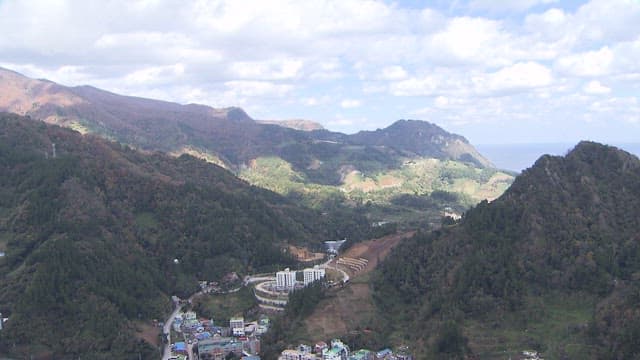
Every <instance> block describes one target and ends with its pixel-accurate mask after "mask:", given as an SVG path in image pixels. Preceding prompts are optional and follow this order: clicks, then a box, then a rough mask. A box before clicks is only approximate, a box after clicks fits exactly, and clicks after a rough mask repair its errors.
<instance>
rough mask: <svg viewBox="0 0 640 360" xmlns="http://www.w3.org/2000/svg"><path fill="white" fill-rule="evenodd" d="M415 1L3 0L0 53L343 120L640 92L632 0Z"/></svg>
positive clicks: (66, 75)
mask: <svg viewBox="0 0 640 360" xmlns="http://www.w3.org/2000/svg"><path fill="white" fill-rule="evenodd" d="M438 4H441V3H438ZM460 4H462V5H460ZM420 5H422V8H420V9H415V8H411V7H409V6H405V4H403V2H392V1H383V0H380V1H377V0H306V1H291V0H269V1H263V0H215V1H208V0H198V1H193V2H184V1H179V0H163V1H158V0H140V1H124V0H113V1H109V2H92V1H88V2H77V1H71V0H56V1H49V0H32V1H28V2H25V1H19V0H0V19H2V21H0V33H1V34H2V36H0V64H3V65H5V66H6V67H9V68H12V69H15V70H18V71H20V72H24V73H25V74H27V75H30V76H34V77H38V78H49V79H51V80H54V81H58V82H62V83H63V84H67V85H80V84H91V85H94V86H98V87H103V88H106V89H107V90H111V91H116V92H122V93H125V94H130V95H143V96H154V97H160V98H162V99H165V100H175V101H180V102H203V103H206V104H210V105H215V106H229V105H242V106H245V107H247V110H248V111H259V112H260V111H263V112H267V113H256V114H252V115H254V116H255V117H257V118H260V117H262V118H267V117H268V118H278V117H281V118H294V117H307V118H316V119H327V121H331V119H334V118H335V119H337V120H333V121H334V124H336V126H340V127H341V129H346V128H348V126H353V127H354V128H353V130H355V129H357V128H358V127H360V126H359V125H358V122H359V121H360V120H362V121H365V120H366V121H368V124H372V123H376V124H380V125H384V124H385V123H384V122H389V121H391V120H393V119H395V118H399V117H403V116H407V115H411V112H412V110H411V109H418V110H413V112H414V113H415V115H420V113H421V111H423V112H422V113H424V115H425V116H429V118H430V119H431V120H433V121H440V120H441V119H442V121H445V122H446V123H449V124H454V123H455V124H458V125H460V126H462V124H481V123H492V122H494V123H495V122H499V121H505V122H508V121H514V120H513V119H518V121H520V120H521V119H525V118H526V119H529V117H536V116H539V118H541V119H542V118H544V119H559V121H565V119H568V118H570V117H571V118H577V119H581V118H589V119H590V121H594V123H598V122H599V121H604V120H602V119H604V115H603V114H604V112H603V111H595V110H587V107H588V106H589V105H590V104H591V103H592V102H593V101H594V99H598V101H600V102H601V104H600V107H597V106H595V105H594V106H595V107H594V108H593V109H596V108H598V109H602V108H604V105H605V102H604V98H615V99H624V98H625V96H627V95H628V94H635V93H638V91H640V86H639V85H638V79H640V62H639V61H638V59H640V4H639V3H638V2H637V1H635V0H580V1H579V3H577V4H573V5H571V6H568V5H566V3H564V2H559V1H557V2H556V1H548V0H514V1H504V0H470V1H463V2H459V3H458V5H455V4H454V6H451V7H450V8H449V9H448V10H446V9H445V10H439V9H437V8H434V7H432V6H430V5H429V4H428V3H426V2H425V3H423V4H420ZM439 8H440V9H442V8H443V6H439ZM593 95H599V96H598V97H595V96H593ZM341 99H344V101H342V100H341ZM561 100H562V101H561ZM363 104H366V105H367V106H363ZM380 104H384V106H382V105H380ZM606 104H608V105H607V106H608V107H607V109H608V110H607V111H608V113H607V116H609V119H627V120H625V121H627V123H632V121H628V119H633V116H635V115H634V114H636V113H634V112H633V111H631V110H628V109H617V110H616V109H615V107H614V106H613V105H611V104H614V105H615V104H627V105H630V106H631V105H633V104H632V102H626V103H625V102H622V101H618V102H617V103H615V102H614V103H606ZM633 106H635V108H637V105H633ZM478 107H482V108H478ZM336 108H338V109H342V108H345V109H350V110H349V118H348V119H347V120H348V121H350V122H351V125H347V124H346V122H343V123H342V125H338V123H337V122H336V121H339V120H340V121H342V120H344V117H343V116H335V115H334V114H335V111H336ZM633 108H634V107H632V109H633ZM300 111H305V113H300ZM306 111H309V113H306ZM616 115H619V116H616ZM361 118H362V119H361ZM527 121H534V120H527ZM610 121H613V120H610ZM620 121H622V120H620ZM465 126H466V125H465ZM627 132H628V131H627Z"/></svg>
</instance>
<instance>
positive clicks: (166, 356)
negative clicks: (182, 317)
mask: <svg viewBox="0 0 640 360" xmlns="http://www.w3.org/2000/svg"><path fill="white" fill-rule="evenodd" d="M180 308H181V306H180V304H176V308H175V309H174V310H173V312H172V313H171V315H170V316H169V318H168V319H167V320H166V321H165V323H164V327H163V328H162V333H163V334H165V335H166V337H167V344H166V345H165V346H164V353H163V355H162V360H169V358H170V357H171V324H173V320H174V319H175V318H176V315H178V313H179V312H180Z"/></svg>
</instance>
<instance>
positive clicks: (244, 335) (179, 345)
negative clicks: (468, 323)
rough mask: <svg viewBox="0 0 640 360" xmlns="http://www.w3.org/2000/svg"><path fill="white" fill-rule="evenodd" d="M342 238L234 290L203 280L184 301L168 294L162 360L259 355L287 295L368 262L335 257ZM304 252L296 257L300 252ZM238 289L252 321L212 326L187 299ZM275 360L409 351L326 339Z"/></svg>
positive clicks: (406, 356)
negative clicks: (245, 293)
mask: <svg viewBox="0 0 640 360" xmlns="http://www.w3.org/2000/svg"><path fill="white" fill-rule="evenodd" d="M344 243H345V240H341V241H327V242H325V246H326V253H325V254H322V253H313V254H309V253H308V252H306V250H303V251H302V252H301V251H300V249H293V248H292V249H291V250H292V251H294V250H296V257H297V258H298V259H299V260H301V261H302V262H304V261H309V259H311V260H313V264H312V265H311V266H309V267H306V268H304V269H302V270H292V269H290V268H285V269H283V270H280V271H277V272H275V273H269V274H256V275H251V276H245V277H244V279H242V281H241V284H239V285H238V287H236V288H232V289H223V288H222V287H221V286H220V284H218V283H217V282H207V281H202V282H201V284H200V288H201V291H200V292H198V293H197V294H194V295H193V296H192V297H191V298H190V299H188V300H181V299H179V298H177V297H173V301H174V305H175V309H176V310H175V311H174V312H173V313H172V314H171V316H170V317H169V319H168V320H167V321H166V322H165V323H164V324H163V327H164V336H165V337H166V340H167V344H166V348H165V353H164V356H163V360H174V359H175V360H178V359H180V360H186V359H189V360H196V359H198V360H221V359H247V360H254V359H260V341H261V337H262V335H264V334H265V333H266V332H267V331H268V330H269V327H270V316H278V313H280V312H282V311H283V310H284V309H285V307H286V305H287V302H288V297H289V295H290V294H291V293H292V292H294V291H296V290H300V289H303V288H305V287H307V286H309V285H311V284H313V283H316V282H321V283H322V285H323V286H325V287H327V288H332V287H336V286H345V285H346V284H348V283H349V279H350V275H349V273H351V274H356V273H358V272H359V271H361V270H363V269H364V268H365V267H366V266H367V265H368V263H369V260H367V259H366V258H350V257H345V256H343V257H338V252H339V250H340V247H341V246H342V245H343V244H344ZM301 253H302V254H304V256H303V255H300V254H301ZM237 280H239V277H238V276H237V274H235V273H232V274H229V275H228V276H227V279H226V281H228V282H234V281H237ZM242 287H250V288H251V289H252V293H253V296H254V298H255V301H256V303H257V305H258V307H259V309H260V312H259V314H256V315H255V316H254V318H252V319H245V317H243V316H233V317H230V318H229V319H228V323H224V324H222V325H221V324H216V323H214V321H213V320H212V319H209V318H204V317H199V316H198V314H197V313H196V311H195V310H194V309H193V307H192V306H191V305H192V301H193V300H194V299H195V298H196V297H198V296H202V295H204V294H225V293H234V292H237V291H239V290H240V289H241V288H242ZM172 340H173V341H172ZM279 359H280V360H312V359H313V360H320V359H322V360H382V359H384V360H410V359H412V355H411V354H410V352H409V349H408V348H407V347H402V348H399V349H396V350H395V351H392V350H391V349H382V350H379V351H372V350H369V349H359V350H357V351H351V350H350V347H349V346H348V344H345V343H343V342H342V341H341V340H340V339H332V340H330V341H329V342H328V343H327V342H324V341H318V342H317V343H315V344H314V346H313V347H312V346H310V345H306V344H299V345H298V346H297V347H295V348H290V349H285V350H284V351H282V353H281V354H280V357H279Z"/></svg>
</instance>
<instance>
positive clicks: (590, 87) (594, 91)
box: [582, 80, 611, 95]
mask: <svg viewBox="0 0 640 360" xmlns="http://www.w3.org/2000/svg"><path fill="white" fill-rule="evenodd" d="M582 90H583V91H584V92H585V93H587V94H591V95H602V94H608V93H610V92H611V88H608V87H606V86H604V85H602V84H601V83H600V81H598V80H591V81H589V82H588V83H587V84H585V86H584V87H583V88H582Z"/></svg>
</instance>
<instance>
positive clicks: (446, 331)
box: [374, 142, 640, 359]
mask: <svg viewBox="0 0 640 360" xmlns="http://www.w3.org/2000/svg"><path fill="white" fill-rule="evenodd" d="M638 229H640V160H638V158H636V157H635V156H633V155H630V154H628V153H626V152H624V151H621V150H619V149H616V148H613V147H609V146H604V145H600V144H596V143H590V142H582V143H580V144H579V145H577V146H576V147H575V148H574V149H573V150H572V151H571V152H569V153H568V154H567V155H566V156H565V157H552V156H543V157H542V158H540V159H539V160H538V161H537V162H536V163H535V165H534V166H533V167H531V168H529V169H527V170H525V171H524V172H523V173H522V174H521V175H520V176H519V177H518V178H517V179H516V181H515V182H514V184H513V185H512V186H511V188H510V189H509V190H507V192H506V193H505V194H504V195H503V196H502V197H500V198H499V199H497V200H495V201H493V202H491V203H488V202H482V203H480V204H479V205H477V206H476V207H475V208H473V209H471V210H469V211H468V212H467V213H466V214H465V215H464V217H463V218H462V219H461V220H460V221H459V222H452V221H448V222H445V224H444V225H443V227H442V228H441V229H440V230H438V231H435V232H432V233H419V234H417V235H416V236H415V237H414V238H413V239H411V240H409V241H406V242H404V243H403V244H401V245H400V246H398V247H397V248H396V249H395V250H394V252H393V253H392V254H391V255H390V256H389V258H388V259H387V260H386V261H385V263H384V264H383V266H382V267H381V268H380V269H379V271H378V273H377V277H376V280H375V281H374V288H375V295H376V301H377V304H378V306H379V308H380V309H381V310H382V311H381V312H382V313H387V314H389V316H388V319H387V320H388V322H389V323H390V324H392V326H393V328H394V331H395V332H396V334H397V335H398V336H402V337H406V338H407V339H412V340H413V341H415V344H417V347H418V348H417V349H416V352H417V353H418V354H420V356H421V357H424V358H464V357H472V356H480V357H481V358H501V357H500V356H502V358H504V356H505V354H509V355H510V354H512V353H513V354H517V352H518V351H521V350H524V349H529V348H532V349H535V350H538V351H542V352H543V353H544V354H546V355H547V356H548V357H551V358H567V359H570V358H593V359H631V358H637V357H638V356H640V342H638V341H637V339H638V336H639V335H640V326H639V325H638V324H639V323H640V322H639V320H640V311H639V310H638V309H639V307H638V305H640V296H639V294H640V232H639V230H638ZM547 356H545V357H547Z"/></svg>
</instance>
